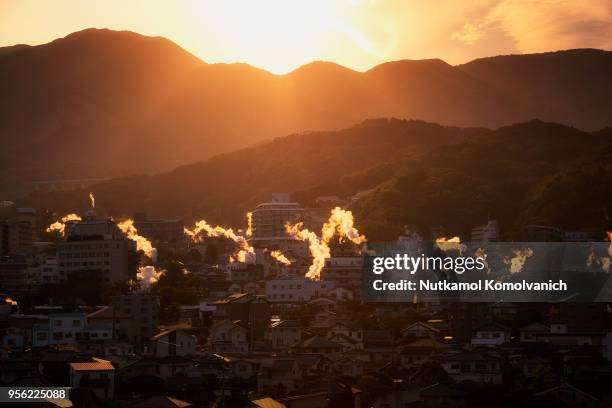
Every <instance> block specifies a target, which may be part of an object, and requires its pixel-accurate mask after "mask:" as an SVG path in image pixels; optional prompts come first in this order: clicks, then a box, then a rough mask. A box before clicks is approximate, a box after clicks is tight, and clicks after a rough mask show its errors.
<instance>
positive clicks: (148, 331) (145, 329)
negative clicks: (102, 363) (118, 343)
mask: <svg viewBox="0 0 612 408" xmlns="http://www.w3.org/2000/svg"><path fill="white" fill-rule="evenodd" d="M111 305H112V307H113V309H114V310H115V312H120V313H121V314H123V315H127V316H130V320H129V323H128V324H129V325H130V326H131V327H130V328H129V329H127V330H126V334H127V336H128V338H129V341H130V343H132V344H137V345H143V344H144V343H145V342H148V341H149V339H150V338H151V337H153V335H154V334H155V333H157V324H158V322H159V297H157V296H153V295H149V294H145V293H133V294H130V295H120V296H115V297H113V298H112V299H111Z"/></svg>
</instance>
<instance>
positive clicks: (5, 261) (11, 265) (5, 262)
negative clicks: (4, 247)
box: [0, 256, 30, 293]
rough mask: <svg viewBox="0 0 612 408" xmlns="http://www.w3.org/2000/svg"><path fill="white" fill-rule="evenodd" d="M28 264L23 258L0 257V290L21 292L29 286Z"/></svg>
mask: <svg viewBox="0 0 612 408" xmlns="http://www.w3.org/2000/svg"><path fill="white" fill-rule="evenodd" d="M29 272H30V270H29V267H28V262H27V260H26V258H25V257H23V256H12V257H8V256H4V257H0V289H4V290H6V291H9V292H13V293H14V292H21V291H24V290H25V289H27V288H28V286H29Z"/></svg>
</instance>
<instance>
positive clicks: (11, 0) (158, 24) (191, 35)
mask: <svg viewBox="0 0 612 408" xmlns="http://www.w3.org/2000/svg"><path fill="white" fill-rule="evenodd" d="M89 27H98V28H103V27H105V28H112V29H122V30H132V31H136V32H139V33H142V34H147V35H160V36H164V37H167V38H169V39H171V40H172V41H174V42H176V43H178V44H179V45H181V46H182V47H184V48H185V49H187V50H189V51H191V52H192V53H194V54H196V55H197V56H199V57H200V58H202V59H203V60H205V61H207V62H236V61H239V62H247V63H249V64H251V65H255V66H258V67H261V68H265V69H268V70H270V71H273V72H277V73H283V72H287V71H290V70H292V69H294V68H296V67H298V66H300V65H302V64H304V63H307V62H310V61H313V60H328V61H334V62H337V63H339V64H342V65H345V66H348V67H350V68H353V69H357V70H366V69H368V68H370V67H372V66H373V65H376V64H379V63H381V62H384V61H389V60H397V59H421V58H433V57H436V58H442V59H444V60H445V61H447V62H449V63H453V64H456V63H462V62H465V61H468V60H470V59H473V58H476V57H481V56H489V55H497V54H509V53H528V52H539V51H550V50H558V49H567V48H579V47H593V48H604V49H612V0H421V1H416V0H352V1H351V0H339V1H336V2H333V1H332V0H303V1H302V0H299V1H298V0H295V1H292V0H257V1H256V0H243V1H238V0H218V1H196V0H183V1H180V0H168V1H155V0H128V1H125V0H100V1H93V0H91V1H84V0H83V1H77V0H0V46H2V45H13V44H17V43H26V44H41V43H45V42H49V41H51V40H53V39H55V38H58V37H63V36H65V35H67V34H69V33H71V32H74V31H78V30H81V29H84V28H89Z"/></svg>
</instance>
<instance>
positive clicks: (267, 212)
mask: <svg viewBox="0 0 612 408" xmlns="http://www.w3.org/2000/svg"><path fill="white" fill-rule="evenodd" d="M303 220H304V209H303V208H302V207H301V206H300V204H298V203H296V202H291V200H290V196H289V194H274V195H273V196H272V200H271V201H269V202H266V203H262V204H259V205H258V206H257V207H255V210H253V225H252V232H253V235H252V239H253V240H254V241H257V240H276V239H287V238H288V237H287V233H286V231H285V224H286V223H291V224H295V223H297V222H301V221H303Z"/></svg>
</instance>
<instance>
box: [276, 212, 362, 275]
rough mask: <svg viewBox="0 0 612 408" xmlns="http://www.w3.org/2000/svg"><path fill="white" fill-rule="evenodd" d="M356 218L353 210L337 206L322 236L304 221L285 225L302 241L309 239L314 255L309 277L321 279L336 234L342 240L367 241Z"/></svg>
mask: <svg viewBox="0 0 612 408" xmlns="http://www.w3.org/2000/svg"><path fill="white" fill-rule="evenodd" d="M354 225H355V220H354V219H353V213H352V212H351V211H347V210H344V209H342V208H340V207H335V208H334V209H333V210H332V211H331V214H330V216H329V219H328V220H327V222H326V223H325V224H323V228H322V230H321V238H319V237H318V236H317V234H316V233H314V232H312V231H309V230H308V229H305V228H303V227H304V224H303V223H301V222H300V223H297V224H293V225H291V224H289V223H287V224H286V225H285V230H286V231H287V234H289V235H290V236H292V237H293V238H295V239H298V240H300V241H308V248H309V250H310V255H311V256H312V264H311V265H310V267H309V268H308V272H307V273H306V277H307V278H311V279H319V277H320V276H321V270H322V269H323V267H324V266H325V260H326V259H328V258H330V257H331V251H330V248H329V243H330V242H331V240H332V238H333V237H334V236H338V239H339V241H340V242H345V241H350V242H352V243H353V244H356V245H361V244H363V243H365V242H366V237H365V236H364V235H361V234H359V231H357V228H355V226H354Z"/></svg>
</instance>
